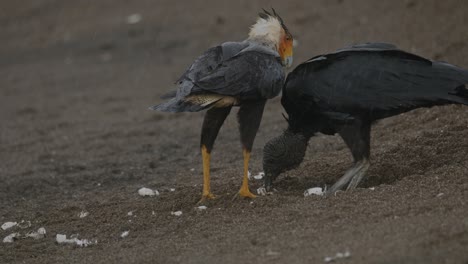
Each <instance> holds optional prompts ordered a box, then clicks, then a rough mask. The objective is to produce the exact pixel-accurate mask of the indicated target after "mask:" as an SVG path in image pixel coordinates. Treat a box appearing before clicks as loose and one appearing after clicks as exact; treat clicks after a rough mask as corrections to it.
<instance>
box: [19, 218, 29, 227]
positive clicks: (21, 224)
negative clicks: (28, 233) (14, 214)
mask: <svg viewBox="0 0 468 264" xmlns="http://www.w3.org/2000/svg"><path fill="white" fill-rule="evenodd" d="M18 227H19V228H21V229H25V228H29V227H31V221H24V220H21V222H19V223H18Z"/></svg>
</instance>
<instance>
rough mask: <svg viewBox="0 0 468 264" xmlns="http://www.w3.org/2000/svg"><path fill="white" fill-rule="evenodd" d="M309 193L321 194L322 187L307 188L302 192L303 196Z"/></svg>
mask: <svg viewBox="0 0 468 264" xmlns="http://www.w3.org/2000/svg"><path fill="white" fill-rule="evenodd" d="M310 195H323V189H322V187H314V188H309V189H307V190H306V191H305V192H304V196H305V197H307V196H310Z"/></svg>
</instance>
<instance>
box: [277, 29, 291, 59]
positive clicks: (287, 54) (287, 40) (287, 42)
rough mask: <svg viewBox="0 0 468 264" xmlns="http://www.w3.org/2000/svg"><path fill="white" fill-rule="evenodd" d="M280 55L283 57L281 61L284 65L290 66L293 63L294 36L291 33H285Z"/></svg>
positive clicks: (280, 46) (281, 42)
mask: <svg viewBox="0 0 468 264" xmlns="http://www.w3.org/2000/svg"><path fill="white" fill-rule="evenodd" d="M278 52H279V55H280V57H281V62H282V63H283V66H284V67H286V68H289V67H291V66H292V63H293V38H292V36H291V34H290V33H289V32H288V33H284V37H282V39H281V41H280V45H279V49H278Z"/></svg>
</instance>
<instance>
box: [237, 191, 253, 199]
mask: <svg viewBox="0 0 468 264" xmlns="http://www.w3.org/2000/svg"><path fill="white" fill-rule="evenodd" d="M239 196H240V197H245V198H252V199H253V198H256V197H257V196H256V195H255V194H253V193H251V192H250V190H249V189H248V188H245V189H244V188H242V189H241V190H240V191H239Z"/></svg>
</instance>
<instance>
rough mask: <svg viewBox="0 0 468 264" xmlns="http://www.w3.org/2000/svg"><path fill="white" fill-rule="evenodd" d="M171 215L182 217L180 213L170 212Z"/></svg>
mask: <svg viewBox="0 0 468 264" xmlns="http://www.w3.org/2000/svg"><path fill="white" fill-rule="evenodd" d="M171 215H175V216H181V215H182V211H175V212H171Z"/></svg>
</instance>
